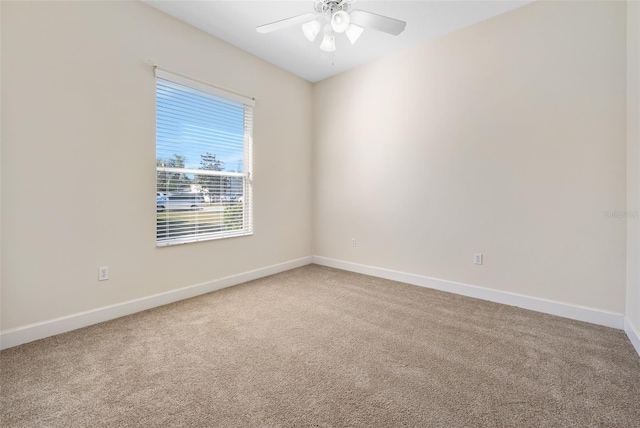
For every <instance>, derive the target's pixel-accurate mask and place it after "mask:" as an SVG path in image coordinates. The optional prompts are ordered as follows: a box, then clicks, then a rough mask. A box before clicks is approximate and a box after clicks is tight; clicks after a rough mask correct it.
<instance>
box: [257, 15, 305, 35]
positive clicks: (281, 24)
mask: <svg viewBox="0 0 640 428" xmlns="http://www.w3.org/2000/svg"><path fill="white" fill-rule="evenodd" d="M315 18H316V15H315V14H314V13H305V14H304V15H298V16H293V17H291V18H286V19H281V20H280V21H276V22H272V23H270V24H264V25H260V26H258V27H256V31H257V32H258V33H261V34H266V33H271V32H272V31H278V30H282V29H284V28H289V27H292V26H294V25H297V24H304V23H306V22H310V21H313V20H314V19H315Z"/></svg>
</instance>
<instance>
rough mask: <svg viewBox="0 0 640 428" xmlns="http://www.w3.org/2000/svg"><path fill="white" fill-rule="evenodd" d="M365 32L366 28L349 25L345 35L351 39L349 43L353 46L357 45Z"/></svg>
mask: <svg viewBox="0 0 640 428" xmlns="http://www.w3.org/2000/svg"><path fill="white" fill-rule="evenodd" d="M363 31H364V28H362V27H358V26H357V25H355V24H351V25H349V27H347V31H345V33H346V35H347V37H348V38H349V41H350V42H351V44H352V45H353V44H355V43H356V41H357V40H358V38H359V37H360V35H361V34H362V32H363Z"/></svg>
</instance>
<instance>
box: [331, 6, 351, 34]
mask: <svg viewBox="0 0 640 428" xmlns="http://www.w3.org/2000/svg"><path fill="white" fill-rule="evenodd" d="M350 23H351V17H349V14H348V13H347V12H345V11H344V10H339V11H337V12H335V13H334V14H333V15H332V16H331V28H333V31H335V32H336V33H344V32H345V31H346V30H347V28H349V24H350Z"/></svg>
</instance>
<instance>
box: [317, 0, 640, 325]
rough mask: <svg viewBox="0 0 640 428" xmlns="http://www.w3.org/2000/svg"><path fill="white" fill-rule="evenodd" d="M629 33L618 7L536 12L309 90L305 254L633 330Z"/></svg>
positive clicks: (559, 5) (507, 17)
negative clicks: (609, 319) (572, 311)
mask: <svg viewBox="0 0 640 428" xmlns="http://www.w3.org/2000/svg"><path fill="white" fill-rule="evenodd" d="M634 7H636V8H637V4H634V5H632V6H631V8H634ZM626 24H627V4H625V3H624V2H535V3H532V4H530V5H527V6H525V7H522V8H520V9H517V10H515V11H512V12H509V13H507V14H504V15H501V16H498V17H495V18H493V19H491V20H488V21H485V22H482V23H479V24H477V25H474V26H471V27H469V28H466V29H463V30H461V31H458V32H456V33H454V34H451V35H448V36H445V37H442V38H440V39H437V40H433V41H430V42H427V43H425V44H422V45H419V46H415V47H413V48H410V49H408V50H405V51H403V52H401V53H399V54H397V55H394V56H392V57H387V58H384V59H382V60H379V61H377V62H374V63H371V64H368V65H366V66H363V67H361V68H358V69H355V70H352V71H350V72H348V73H344V74H341V75H338V76H335V77H333V78H331V79H328V80H325V81H322V82H319V83H317V84H315V85H314V89H313V90H314V94H313V96H314V106H313V109H314V172H313V174H314V179H315V184H314V186H315V187H314V225H315V226H314V254H315V255H317V256H320V257H325V258H329V259H336V260H341V261H345V262H349V263H355V264H360V265H368V266H374V267H378V268H385V269H391V270H396V271H400V272H407V273H412V274H415V275H421V276H426V277H431V278H439V279H443V280H448V281H455V282H460V283H466V284H471V285H476V286H481V287H485V288H489V289H492V290H497V291H503V292H508V293H518V294H522V295H526V296H531V297H536V298H541V299H547V300H552V301H555V302H561V303H566V304H570V305H574V306H582V307H587V308H593V309H597V310H600V311H606V312H612V313H615V314H623V313H625V311H626V312H627V313H628V314H630V316H631V319H632V322H633V323H634V325H635V326H636V327H637V326H638V325H639V324H640V323H639V321H638V304H637V303H636V304H633V303H629V302H628V300H629V298H633V297H634V296H637V293H638V286H637V280H636V283H635V285H630V286H629V287H626V284H627V274H626V266H627V265H628V264H629V263H628V260H626V257H627V254H628V249H627V238H628V236H627V223H631V221H627V220H626V219H625V218H624V217H621V216H620V213H623V212H626V211H627V209H628V208H627V203H628V202H627V197H628V194H627V181H628V180H632V179H633V177H631V176H630V177H627V169H628V168H627V149H628V148H627V132H631V131H630V130H631V128H627V120H626V117H627V98H628V97H627V95H628V92H627V91H628V89H627V56H628V55H629V53H628V52H627V25H626ZM408 25H409V26H410V25H411V23H410V22H409V23H408ZM636 28H637V23H636ZM363 37H364V35H363ZM635 96H636V103H637V94H636V95H635ZM636 105H637V104H636ZM630 126H631V125H630ZM635 126H636V129H637V115H636V125H635ZM636 135H637V134H636ZM635 144H636V146H635V147H636V149H637V138H636V143H635ZM636 158H637V156H636ZM635 162H636V163H635V165H636V166H635V168H636V175H635V177H636V179H637V159H636V160H635ZM635 192H636V193H635V194H634V195H636V196H637V190H636V191H635ZM636 201H637V197H636ZM636 206H637V205H636ZM629 229H631V228H629ZM630 236H631V235H630ZM634 236H636V237H637V236H638V235H637V232H636V235H634ZM354 237H355V238H357V242H358V245H357V247H352V246H351V245H350V240H351V238H354ZM636 248H637V247H636ZM474 253H482V254H483V255H484V263H483V265H476V264H474V263H473V254H474ZM634 260H635V262H634V263H635V264H636V269H637V266H638V258H637V255H636V258H635V259H634ZM632 262H633V260H632ZM634 293H635V294H634ZM629 296H630V297H629ZM629 306H631V308H630V307H629Z"/></svg>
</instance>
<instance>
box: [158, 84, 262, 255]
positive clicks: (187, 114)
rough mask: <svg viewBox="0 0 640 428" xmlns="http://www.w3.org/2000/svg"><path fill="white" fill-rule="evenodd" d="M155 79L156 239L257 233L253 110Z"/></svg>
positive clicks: (162, 242)
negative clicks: (253, 189) (253, 206)
mask: <svg viewBox="0 0 640 428" xmlns="http://www.w3.org/2000/svg"><path fill="white" fill-rule="evenodd" d="M156 82H157V86H156V93H157V99H156V108H157V113H156V181H157V184H156V196H157V198H156V212H157V215H156V217H157V227H156V232H157V233H156V241H157V244H158V245H168V244H176V243H186V242H194V241H200V240H208V239H216V238H222V237H229V236H238V235H246V234H250V233H252V229H253V226H252V213H251V180H250V175H249V174H250V172H251V171H250V168H251V132H252V108H251V107H250V106H246V105H243V104H241V103H238V102H236V101H232V100H227V99H224V98H221V97H218V96H215V95H211V94H209V93H207V92H203V91H200V90H197V89H194V88H190V87H188V86H185V85H181V84H178V83H175V82H171V81H169V80H166V79H161V78H158V79H157V80H156Z"/></svg>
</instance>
